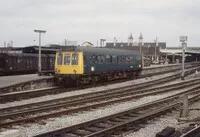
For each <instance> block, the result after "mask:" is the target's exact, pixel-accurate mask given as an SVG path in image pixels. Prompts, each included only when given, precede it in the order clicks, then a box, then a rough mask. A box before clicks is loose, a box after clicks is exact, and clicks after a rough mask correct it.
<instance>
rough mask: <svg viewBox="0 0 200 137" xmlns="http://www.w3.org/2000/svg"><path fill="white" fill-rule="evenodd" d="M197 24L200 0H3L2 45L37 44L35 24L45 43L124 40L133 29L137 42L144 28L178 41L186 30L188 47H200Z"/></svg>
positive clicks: (151, 35)
mask: <svg viewBox="0 0 200 137" xmlns="http://www.w3.org/2000/svg"><path fill="white" fill-rule="evenodd" d="M199 24H200V0H0V26H1V29H0V30H1V33H0V43H1V44H0V46H3V42H4V41H6V42H9V41H10V40H12V41H13V42H14V46H27V45H31V44H34V43H35V44H38V34H36V33H34V32H33V30H34V29H44V30H46V31H47V33H46V34H44V35H42V44H49V43H61V42H64V39H65V38H67V39H68V40H72V41H73V40H75V41H78V42H79V44H81V43H82V42H84V41H90V42H92V43H93V44H95V45H96V44H97V40H98V41H99V39H100V38H105V39H106V40H107V41H111V42H112V41H113V38H114V37H116V38H117V40H118V41H120V42H121V41H123V42H126V41H127V37H128V36H129V35H130V32H132V34H133V37H134V41H138V37H139V34H140V32H142V34H143V37H144V42H152V41H153V40H154V39H155V38H156V37H158V41H162V42H167V46H178V45H179V36H180V35H187V36H188V46H199V43H200V42H199V39H200V38H199V37H200V30H199V28H200V27H199V26H200V25H199ZM34 40H35V42H34Z"/></svg>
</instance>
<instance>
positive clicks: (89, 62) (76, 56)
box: [55, 46, 143, 85]
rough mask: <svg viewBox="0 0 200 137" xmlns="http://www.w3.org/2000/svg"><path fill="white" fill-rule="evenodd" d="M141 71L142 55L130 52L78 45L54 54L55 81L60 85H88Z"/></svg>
mask: <svg viewBox="0 0 200 137" xmlns="http://www.w3.org/2000/svg"><path fill="white" fill-rule="evenodd" d="M142 68H143V60H142V55H141V54H139V53H136V52H134V51H127V50H119V49H108V48H95V47H81V46H78V47H73V49H71V50H61V51H57V53H56V61H55V78H56V79H58V80H59V83H63V84H65V83H67V84H69V83H70V84H72V83H76V84H77V85H79V84H89V83H96V82H98V81H108V80H113V79H119V78H127V77H130V78H133V77H138V76H139V74H140V72H141V70H142Z"/></svg>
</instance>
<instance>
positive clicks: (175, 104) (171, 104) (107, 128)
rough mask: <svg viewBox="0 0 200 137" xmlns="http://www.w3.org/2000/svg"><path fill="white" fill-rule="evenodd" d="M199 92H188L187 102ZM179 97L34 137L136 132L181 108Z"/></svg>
mask: <svg viewBox="0 0 200 137" xmlns="http://www.w3.org/2000/svg"><path fill="white" fill-rule="evenodd" d="M199 92H200V89H199V88H198V89H196V90H193V91H192V92H190V93H189V101H190V102H194V101H197V100H199V99H200V93H199ZM187 93H188V92H187ZM185 94H186V92H185ZM179 96H180V94H175V95H172V96H170V97H166V98H163V99H160V100H158V101H154V102H151V103H147V104H143V105H141V106H138V107H135V108H132V109H129V110H127V111H124V112H120V113H117V114H113V115H110V116H106V117H102V118H98V119H94V120H91V121H87V122H83V123H80V124H77V125H73V126H69V127H66V128H62V129H59V130H55V131H50V132H47V133H43V134H40V135H36V136H34V137H63V136H65V137H78V136H85V137H98V136H112V135H119V134H121V133H123V131H127V130H133V131H134V130H138V129H139V128H142V126H143V125H144V124H145V123H146V122H147V121H148V120H150V119H153V118H155V117H159V116H160V115H163V114H165V113H168V112H169V111H170V110H173V109H177V108H179V107H180V106H181V103H180V102H179V100H178V98H179Z"/></svg>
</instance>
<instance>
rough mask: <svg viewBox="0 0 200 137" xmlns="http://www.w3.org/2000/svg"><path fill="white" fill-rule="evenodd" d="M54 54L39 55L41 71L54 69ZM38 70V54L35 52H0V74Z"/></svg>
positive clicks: (25, 72) (34, 71)
mask: <svg viewBox="0 0 200 137" xmlns="http://www.w3.org/2000/svg"><path fill="white" fill-rule="evenodd" d="M54 58H55V55H47V54H42V55H41V62H42V71H49V70H52V72H53V70H54V62H55V61H54V60H55V59H54ZM37 71H38V54H35V53H1V54H0V74H1V75H11V74H27V73H36V72H37Z"/></svg>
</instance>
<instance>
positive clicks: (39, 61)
mask: <svg viewBox="0 0 200 137" xmlns="http://www.w3.org/2000/svg"><path fill="white" fill-rule="evenodd" d="M34 32H36V33H39V51H38V74H39V75H40V74H41V70H42V68H41V33H46V30H34Z"/></svg>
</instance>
